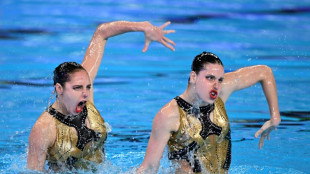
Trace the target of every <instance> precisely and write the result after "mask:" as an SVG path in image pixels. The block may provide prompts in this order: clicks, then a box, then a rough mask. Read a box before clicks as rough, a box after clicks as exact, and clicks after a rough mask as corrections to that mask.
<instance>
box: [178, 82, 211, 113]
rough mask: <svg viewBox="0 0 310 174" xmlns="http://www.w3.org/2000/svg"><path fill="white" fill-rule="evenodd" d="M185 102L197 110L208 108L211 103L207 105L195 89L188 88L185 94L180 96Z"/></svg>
mask: <svg viewBox="0 0 310 174" xmlns="http://www.w3.org/2000/svg"><path fill="white" fill-rule="evenodd" d="M180 97H182V98H183V99H184V100H185V101H187V102H188V103H190V104H191V105H193V106H194V107H195V108H199V107H201V106H206V105H209V104H211V103H206V102H205V101H203V100H202V99H201V98H200V97H199V96H198V94H197V92H196V90H195V88H194V87H190V86H189V87H188V88H187V89H186V90H185V92H184V93H183V94H181V95H180Z"/></svg>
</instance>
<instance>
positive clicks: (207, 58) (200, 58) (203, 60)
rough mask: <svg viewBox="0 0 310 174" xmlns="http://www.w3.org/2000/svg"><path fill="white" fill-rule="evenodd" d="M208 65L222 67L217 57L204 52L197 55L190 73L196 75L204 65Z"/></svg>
mask: <svg viewBox="0 0 310 174" xmlns="http://www.w3.org/2000/svg"><path fill="white" fill-rule="evenodd" d="M208 63H212V64H219V65H222V66H223V67H224V65H223V62H222V61H221V59H220V58H219V57H217V55H215V54H213V53H211V52H205V51H204V52H202V53H201V54H198V55H197V56H196V57H195V59H194V60H193V63H192V71H194V72H195V73H196V74H198V73H199V72H200V71H201V70H202V69H203V68H204V65H205V64H208Z"/></svg>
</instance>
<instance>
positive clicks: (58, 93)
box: [55, 83, 64, 95]
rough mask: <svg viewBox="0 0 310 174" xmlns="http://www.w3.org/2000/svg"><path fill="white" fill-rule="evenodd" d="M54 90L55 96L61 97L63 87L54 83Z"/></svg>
mask: <svg viewBox="0 0 310 174" xmlns="http://www.w3.org/2000/svg"><path fill="white" fill-rule="evenodd" d="M55 90H56V94H57V95H61V94H62V93H63V91H64V89H63V87H62V86H61V84H60V83H56V85H55Z"/></svg>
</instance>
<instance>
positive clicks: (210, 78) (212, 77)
mask: <svg viewBox="0 0 310 174" xmlns="http://www.w3.org/2000/svg"><path fill="white" fill-rule="evenodd" d="M206 79H207V80H209V81H214V80H215V77H214V76H206Z"/></svg>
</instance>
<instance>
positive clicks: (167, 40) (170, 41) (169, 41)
mask: <svg viewBox="0 0 310 174" xmlns="http://www.w3.org/2000/svg"><path fill="white" fill-rule="evenodd" d="M164 41H166V42H168V43H170V44H172V45H174V46H175V43H174V42H173V41H172V40H170V39H168V38H166V37H164Z"/></svg>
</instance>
